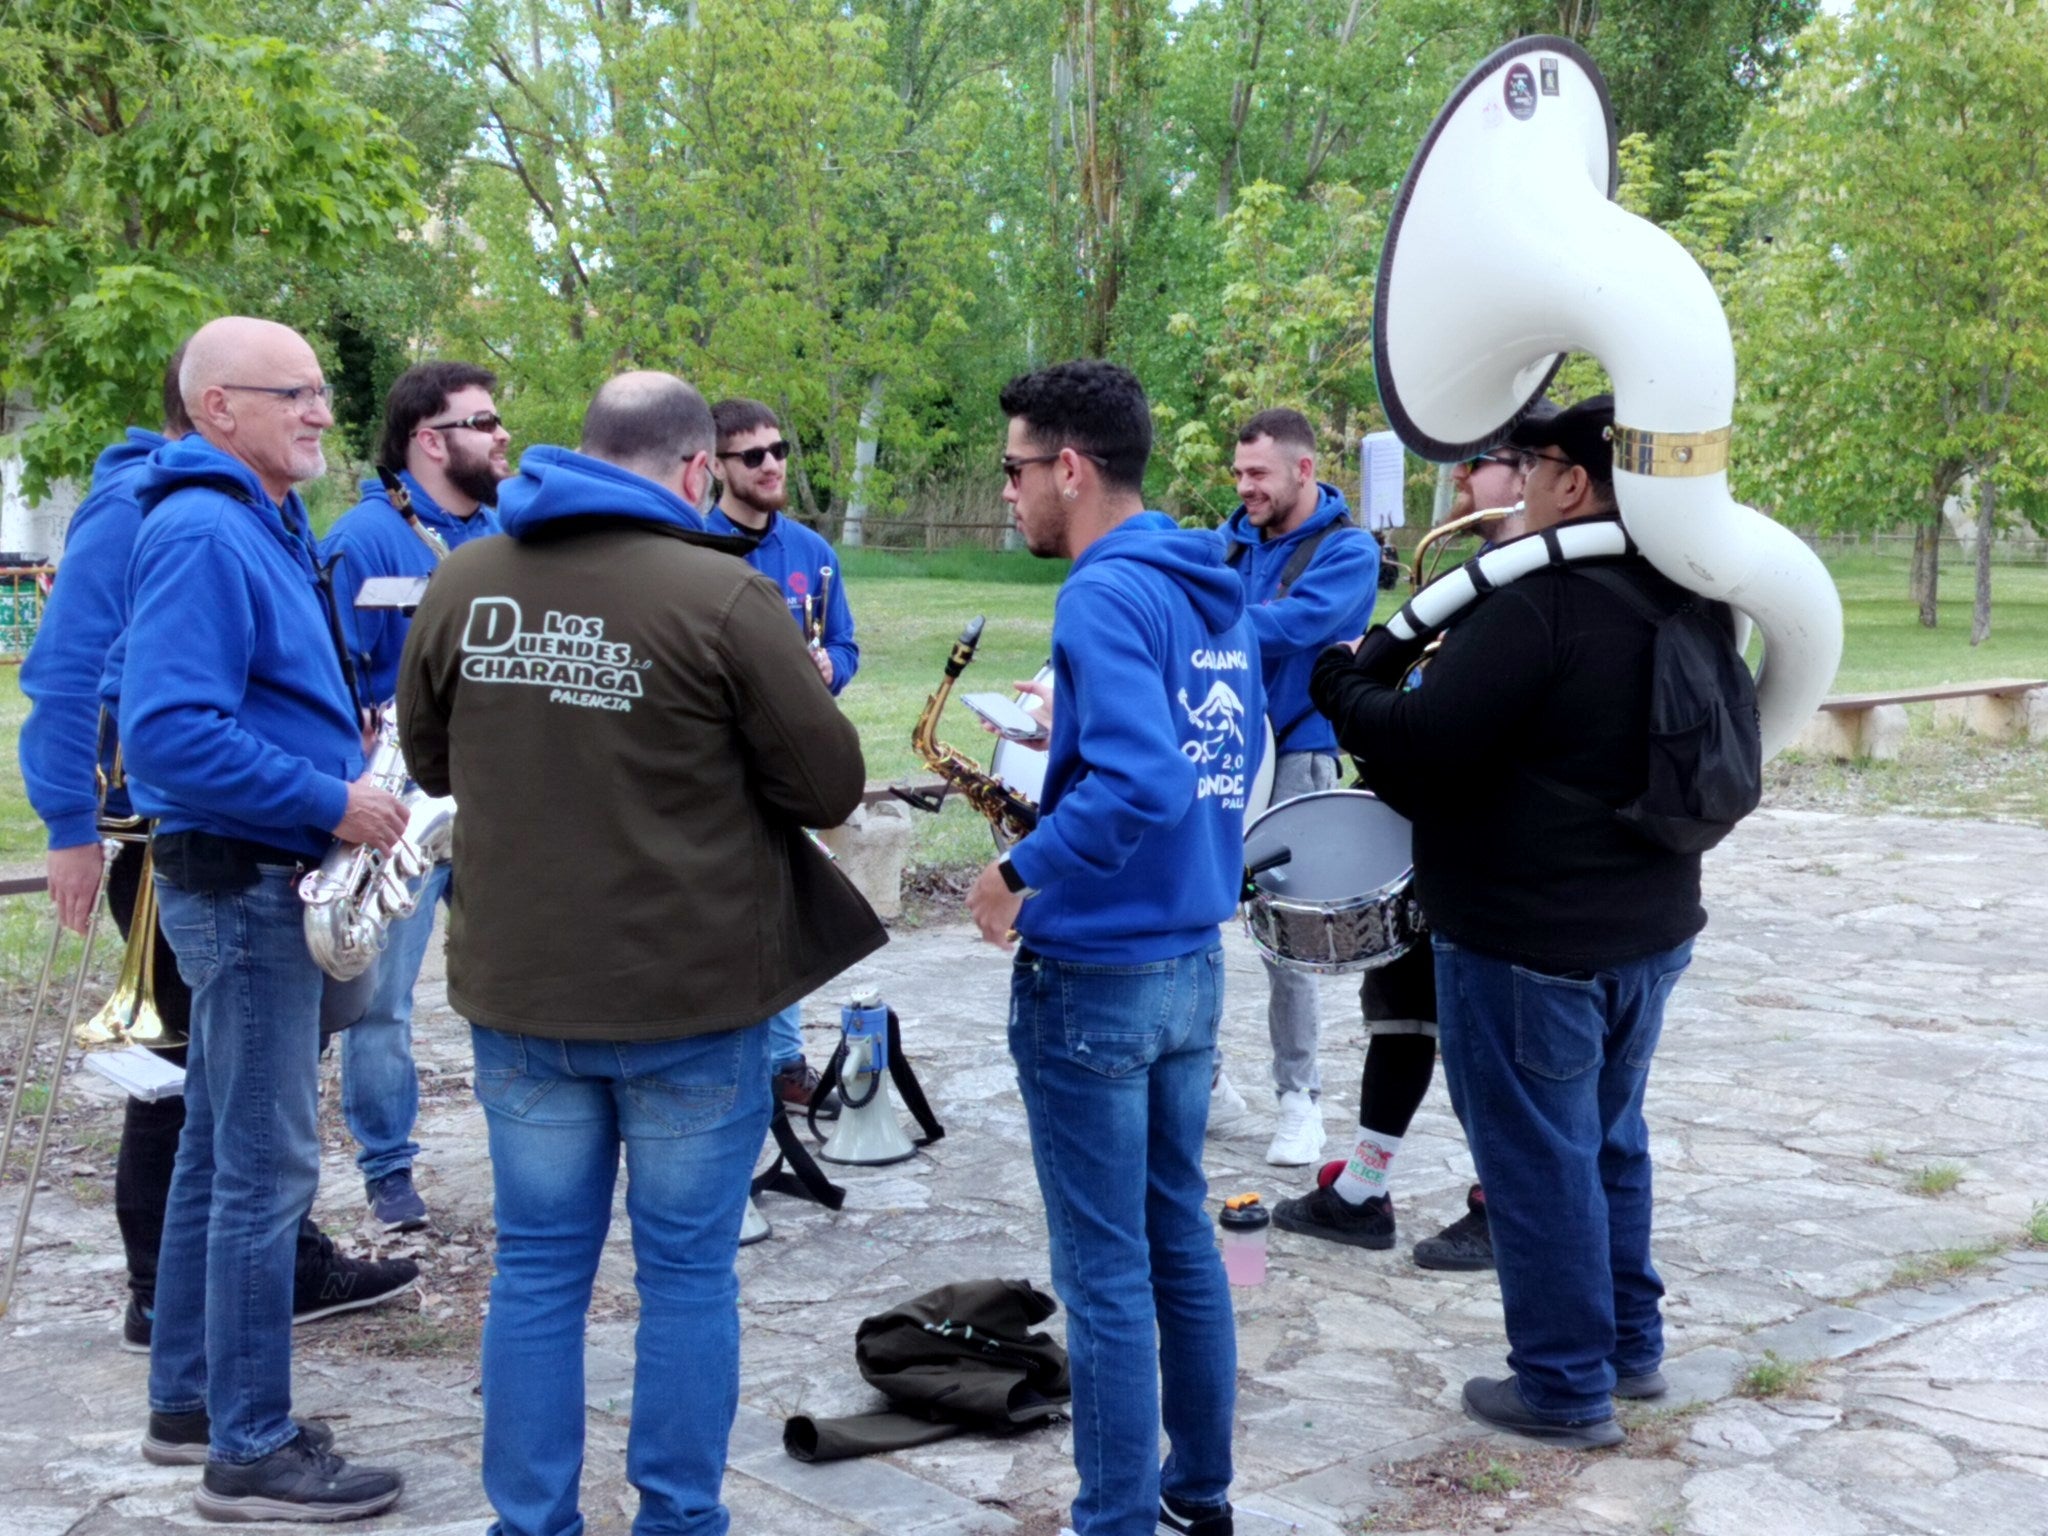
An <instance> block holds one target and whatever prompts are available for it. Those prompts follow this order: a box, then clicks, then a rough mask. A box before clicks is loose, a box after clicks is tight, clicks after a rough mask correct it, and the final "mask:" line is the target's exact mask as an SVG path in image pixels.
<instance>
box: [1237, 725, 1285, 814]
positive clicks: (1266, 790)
mask: <svg viewBox="0 0 2048 1536" xmlns="http://www.w3.org/2000/svg"><path fill="white" fill-rule="evenodd" d="M1263 723H1264V725H1265V727H1266V746H1265V756H1263V757H1261V758H1260V759H1259V771H1258V772H1257V773H1255V774H1253V775H1252V792H1251V797H1250V798H1249V799H1247V800H1246V801H1245V804H1244V819H1245V822H1246V824H1247V825H1249V824H1250V822H1251V820H1252V818H1253V817H1254V816H1257V815H1259V814H1260V813H1261V812H1262V811H1264V810H1265V809H1266V807H1267V806H1269V805H1271V804H1272V803H1273V770H1274V769H1275V768H1276V767H1277V766H1278V764H1279V762H1280V753H1279V750H1278V748H1277V747H1275V745H1274V743H1273V717H1272V716H1271V715H1268V716H1267V717H1266V719H1265V721H1264V722H1263Z"/></svg>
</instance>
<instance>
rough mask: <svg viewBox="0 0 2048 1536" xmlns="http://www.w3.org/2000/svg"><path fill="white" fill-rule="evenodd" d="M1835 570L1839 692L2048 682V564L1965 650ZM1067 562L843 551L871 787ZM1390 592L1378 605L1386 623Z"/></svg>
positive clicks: (1960, 617) (2, 702)
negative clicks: (934, 706)
mask: <svg viewBox="0 0 2048 1536" xmlns="http://www.w3.org/2000/svg"><path fill="white" fill-rule="evenodd" d="M1830 569H1831V570H1832V571H1833V573H1834V576H1835V581H1836V584H1837V585H1838V586H1839V587H1840V589H1841V593H1842V604H1843V611H1844V615H1845V618H1846V621H1847V645H1846V649H1845V653H1844V656H1843V660H1842V670H1841V673H1840V675H1839V676H1838V677H1837V679H1836V682H1835V691H1836V692H1861V691H1865V690H1871V689H1881V688H1900V687H1906V686H1910V685H1912V684H1916V683H1933V682H1945V681H1966V680H1969V679H1973V678H1989V677H2021V676H2025V677H2044V678H2048V567H2041V566H2011V565H2008V566H1999V567H1997V568H1996V569H1995V570H1994V571H1993V573H1992V626H1993V628H1992V635H1991V638H1990V639H1989V640H1988V641H1987V642H1986V643H1985V644H1983V645H1981V646H1978V647H1976V648H1974V649H1973V648H1972V647H1971V646H1970V644H1969V630H1970V607H1969V603H1970V584H1971V580H1972V577H1971V573H1970V571H1969V570H1968V568H1967V567H1965V566H1962V565H1954V566H1944V567H1943V569H1942V577H1941V579H1942V591H1943V593H1944V600H1943V604H1942V624H1941V627H1940V628H1939V629H1934V630H1926V629H1922V628H1921V627H1920V623H1919V615H1918V610H1917V609H1916V608H1914V606H1913V605H1912V604H1911V603H1909V602H1908V601H1907V599H1906V557H1905V556H1904V555H1898V556H1892V555H1878V554H1868V553H1861V552H1858V553H1854V554H1847V555H1841V556H1837V557H1834V558H1833V559H1831V561H1830ZM1062 572H1063V567H1062V566H1061V565H1060V564H1059V563H1057V562H1052V561H1040V560H1034V559H1032V558H1031V557H1030V556H1028V555H1024V554H1002V555H997V554H988V553H983V552H978V551H971V550H949V551H941V552H939V553H937V554H932V555H895V554H885V553H880V552H871V551H866V550H850V551H846V552H845V556H844V570H843V574H844V577H845V580H846V583H847V595H848V596H849V597H850V598H851V599H852V602H853V608H854V615H855V618H856V620H857V621H858V623H859V626H860V642H861V670H860V676H859V677H858V678H856V679H855V681H854V684H853V686H852V687H851V688H849V689H848V690H847V691H846V693H845V694H844V695H843V696H842V699H841V702H842V704H843V705H844V707H845V709H846V712H847V714H848V716H849V717H850V718H851V719H852V720H853V722H854V723H855V724H856V725H857V726H859V728H860V732H861V739H862V741H863V743H864V744H865V746H866V749H867V760H868V775H869V777H870V778H873V779H904V778H909V777H913V776H916V777H924V776H926V775H925V774H924V771H923V766H922V764H920V763H918V762H917V760H916V758H915V756H914V755H913V754H912V752H911V750H910V729H911V726H912V725H913V724H914V723H915V721H916V719H917V715H918V711H919V710H920V709H921V708H922V707H923V705H924V701H925V699H926V697H927V696H928V695H929V694H930V693H931V691H932V689H933V688H935V687H936V686H937V684H938V681H939V673H940V669H941V667H942V666H943V664H944V662H945V659H946V653H947V649H948V647H949V646H950V645H951V644H952V642H953V639H954V638H955V637H956V636H957V635H958V634H959V633H960V629H961V626H963V625H964V624H965V623H966V622H967V621H968V620H969V619H970V618H972V617H974V615H976V614H981V615H984V616H985V617H986V619H987V621H988V624H987V628H986V629H985V630H984V632H983V635H982V642H981V649H980V651H979V653H978V654H977V656H976V658H975V662H974V665H973V667H972V668H971V669H970V670H969V671H968V673H967V674H966V676H965V677H964V679H963V680H962V682H961V685H960V687H961V690H962V691H969V692H973V691H988V690H995V689H1007V687H1008V685H1009V684H1010V683H1011V682H1012V681H1013V680H1014V679H1017V678H1022V677H1029V676H1030V675H1031V674H1032V673H1033V672H1035V671H1036V670H1037V669H1038V667H1039V666H1040V664H1041V663H1042V662H1043V661H1044V660H1045V658H1046V655H1047V654H1048V651H1049V649H1050V635H1051V629H1052V608H1053V598H1054V595H1055V593H1056V591H1057V583H1058V581H1059V578H1060V576H1061V574H1062ZM1396 601H1397V594H1394V593H1386V594H1382V597H1381V604H1380V607H1381V612H1382V614H1383V615H1384V614H1385V613H1386V612H1388V611H1390V610H1391V608H1392V607H1393V606H1395V604H1396ZM25 713H26V705H25V703H24V701H23V699H22V697H21V688H20V682H19V677H18V674H17V673H16V671H15V670H14V669H13V668H6V669H4V676H0V730H7V731H9V732H12V731H13V730H15V729H18V728H19V726H20V723H21V719H22V717H23V715H24V714H25ZM940 736H941V738H942V739H943V740H947V741H950V742H951V743H952V744H953V745H954V746H956V747H958V748H960V749H961V750H962V751H963V752H965V753H967V754H968V756H970V757H973V758H975V759H976V760H977V761H981V762H986V761H987V760H988V755H989V747H990V744H991V738H990V737H988V736H986V735H984V734H983V732H982V730H981V728H980V727H979V725H978V724H977V723H976V722H975V719H974V717H973V716H972V715H970V714H969V713H968V712H967V711H966V710H965V709H963V708H961V707H960V706H959V705H958V704H957V703H955V704H954V705H953V706H951V707H950V708H949V709H948V711H947V714H946V719H945V722H944V724H943V725H942V727H941V729H940ZM920 823H921V826H920V831H919V837H918V843H917V856H918V857H919V858H922V859H927V860H953V859H967V858H979V857H982V856H984V855H985V854H986V852H987V850H988V846H989V843H988V837H987V833H986V829H985V827H984V826H983V824H982V823H981V822H980V820H979V818H977V817H975V816H973V814H972V813H971V812H968V811H967V810H966V808H965V807H964V806H963V805H960V804H959V803H957V802H956V803H953V804H950V805H949V806H948V808H947V811H946V813H945V814H944V815H943V816H941V817H938V818H925V817H921V818H920ZM42 847H43V839H42V833H41V828H40V826H39V825H38V823H37V821H36V819H35V816H34V813H33V812H31V811H30V810H29V808H28V802H27V800H26V799H25V798H24V796H23V794H22V789H21V775H20V771H19V769H18V767H17V765H16V763H15V761H14V758H13V755H12V754H9V755H8V757H7V759H6V760H5V762H4V763H0V858H13V859H17V860H20V859H29V858H33V857H35V856H36V855H38V854H39V853H40V852H41V850H42Z"/></svg>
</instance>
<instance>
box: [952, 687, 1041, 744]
mask: <svg viewBox="0 0 2048 1536" xmlns="http://www.w3.org/2000/svg"><path fill="white" fill-rule="evenodd" d="M960 702H961V703H962V704H965V705H966V706H967V707H968V708H969V709H971V710H973V711H974V712H975V714H977V715H979V716H980V717H981V718H982V719H984V720H986V721H987V722H988V723H989V724H990V725H992V726H994V727H995V728H996V731H997V733H998V734H999V735H1001V736H1003V737H1004V738H1006V739H1007V740H1010V741H1037V740H1039V739H1040V738H1042V737H1043V736H1044V735H1045V727H1044V726H1042V725H1040V724H1039V723H1038V722H1037V721H1036V720H1034V719H1032V718H1031V716H1030V715H1029V714H1028V713H1027V712H1026V711H1025V709H1024V706H1023V705H1021V704H1019V703H1017V702H1015V701H1014V700H1012V699H1010V698H1008V697H1006V696H1004V695H1003V694H1000V693H965V694H962V695H961V696H960Z"/></svg>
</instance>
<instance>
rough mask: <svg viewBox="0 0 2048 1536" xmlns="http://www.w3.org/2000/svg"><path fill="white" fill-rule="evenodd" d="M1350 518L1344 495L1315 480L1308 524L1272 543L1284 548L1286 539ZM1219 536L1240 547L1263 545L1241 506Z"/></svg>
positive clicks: (1260, 534) (1262, 538) (1260, 532)
mask: <svg viewBox="0 0 2048 1536" xmlns="http://www.w3.org/2000/svg"><path fill="white" fill-rule="evenodd" d="M1350 516H1351V503H1350V502H1348V501H1346V500H1345V499H1344V493H1343V492H1342V491H1340V490H1338V489H1337V487H1335V486H1334V485H1331V484H1330V483H1329V482H1328V481H1327V480H1318V481H1317V482H1316V509H1315V511H1313V512H1311V513H1309V515H1308V520H1307V521H1306V522H1304V523H1303V524H1302V525H1301V526H1300V527H1299V528H1297V529H1295V530H1294V531H1293V532H1292V533H1289V534H1284V535H1282V536H1281V537H1280V538H1278V539H1276V540H1274V541H1273V542H1274V543H1276V544H1285V543H1286V542H1287V541H1288V540H1289V539H1298V538H1300V537H1301V536H1302V535H1303V534H1306V533H1313V532H1314V531H1315V530H1316V529H1318V528H1320V527H1322V526H1323V525H1324V524H1325V523H1329V522H1334V521H1335V520H1336V519H1338V518H1340V517H1342V518H1346V519H1348V518H1349V517H1350ZM1223 533H1224V537H1226V538H1230V539H1234V540H1236V541H1237V542H1238V543H1240V544H1250V545H1252V546H1254V547H1256V546H1258V545H1260V544H1263V543H1265V542H1266V536H1265V532H1264V530H1262V529H1258V528H1254V527H1253V526H1252V525H1251V524H1250V523H1249V522H1248V521H1246V519H1245V515H1244V508H1243V507H1242V506H1240V507H1239V508H1238V509H1237V510H1236V511H1235V512H1233V513H1231V514H1230V520H1229V521H1228V522H1226V523H1225V524H1224V525H1223Z"/></svg>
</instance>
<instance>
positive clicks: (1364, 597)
mask: <svg viewBox="0 0 2048 1536" xmlns="http://www.w3.org/2000/svg"><path fill="white" fill-rule="evenodd" d="M1316 490H1317V492H1318V495H1317V497H1316V509H1315V511H1314V512H1312V513H1310V514H1309V516H1308V520H1307V521H1306V522H1304V523H1303V524H1302V525H1301V526H1300V527H1299V528H1297V529H1295V530H1294V531H1293V532H1292V533H1290V534H1287V535H1285V536H1284V537H1282V538H1278V539H1268V538H1266V537H1265V535H1264V533H1263V532H1262V531H1261V530H1259V529H1257V528H1254V527H1253V526H1252V525H1251V524H1250V523H1249V522H1247V521H1246V520H1245V515H1244V508H1243V507H1239V508H1238V509H1237V510H1236V511H1235V512H1233V513H1231V515H1230V520H1229V521H1228V522H1226V523H1225V524H1224V525H1223V527H1222V528H1221V529H1220V530H1219V532H1220V534H1221V536H1222V548H1223V550H1224V553H1225V555H1226V557H1227V556H1228V555H1229V553H1230V552H1231V550H1232V548H1233V546H1240V547H1241V548H1242V553H1239V554H1238V555H1237V564H1236V570H1237V572H1238V574H1239V575H1240V576H1242V577H1243V578H1244V595H1245V601H1246V602H1248V603H1249V604H1251V612H1252V625H1253V627H1254V628H1256V629H1257V630H1258V633H1259V655H1260V656H1261V657H1262V658H1263V661H1264V667H1265V674H1266V675H1265V681H1266V710H1267V712H1268V713H1269V714H1270V715H1271V716H1272V717H1273V737H1274V741H1275V744H1276V746H1277V747H1278V750H1280V751H1282V752H1331V753H1334V752H1335V751H1336V750H1337V733H1336V731H1335V730H1333V729H1332V728H1331V725H1330V722H1329V721H1327V720H1325V719H1324V718H1323V717H1322V716H1321V715H1320V714H1318V713H1317V712H1316V707H1315V706H1314V705H1313V704H1311V703H1310V702H1309V699H1308V675H1309V673H1310V672H1312V671H1314V670H1315V664H1316V657H1318V656H1320V655H1321V654H1322V653H1323V650H1324V648H1325V647H1326V646H1331V645H1335V644H1336V643H1337V642H1338V641H1340V640H1356V639H1357V638H1358V637H1359V636H1360V635H1362V634H1364V633H1365V627H1366V626H1367V625H1368V624H1370V623H1371V622H1372V610H1373V605H1374V603H1376V602H1377V601H1378V600H1379V595H1380V547H1379V544H1378V543H1377V542H1376V541H1375V540H1374V539H1373V536H1372V535H1371V534H1369V533H1367V532H1366V531H1365V530H1364V529H1363V528H1358V527H1352V526H1347V527H1342V528H1339V529H1337V530H1336V531H1335V532H1334V533H1332V534H1331V535H1330V536H1329V537H1328V538H1326V539H1324V540H1323V542H1322V543H1321V544H1319V545H1317V546H1316V552H1315V557H1314V558H1313V559H1312V560H1310V561H1309V566H1308V569H1307V570H1305V571H1303V572H1302V573H1301V576H1300V578H1299V579H1298V580H1297V581H1296V582H1295V583H1294V585H1293V586H1292V587H1290V588H1288V591H1287V596H1286V597H1285V598H1282V599H1279V600H1277V601H1276V600H1275V598H1274V594H1275V593H1276V592H1278V591H1279V589H1280V573H1281V571H1282V570H1284V569H1285V568H1286V566H1287V562H1288V559H1289V558H1290V557H1291V556H1292V555H1293V554H1294V551H1295V550H1296V549H1298V548H1299V547H1300V545H1301V541H1302V540H1303V539H1305V538H1307V537H1308V536H1309V535H1311V534H1313V533H1314V532H1315V531H1316V530H1317V529H1318V528H1326V527H1328V526H1329V525H1330V524H1331V523H1334V522H1336V521H1338V520H1339V519H1340V518H1341V519H1343V520H1344V521H1345V522H1346V523H1347V524H1348V523H1349V521H1350V518H1351V508H1350V506H1349V505H1348V504H1347V503H1346V502H1345V500H1344V493H1343V492H1342V491H1340V490H1338V489H1337V488H1336V487H1335V486H1334V485H1325V484H1323V483H1322V482H1321V481H1318V482H1317V483H1316Z"/></svg>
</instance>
